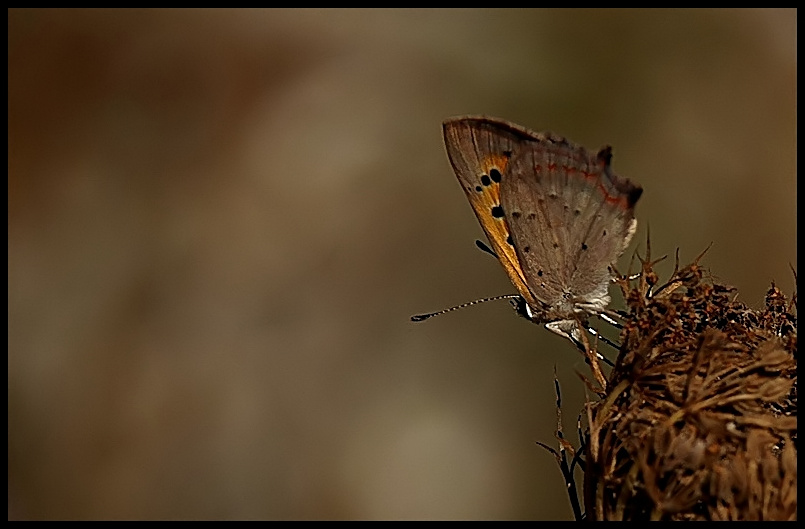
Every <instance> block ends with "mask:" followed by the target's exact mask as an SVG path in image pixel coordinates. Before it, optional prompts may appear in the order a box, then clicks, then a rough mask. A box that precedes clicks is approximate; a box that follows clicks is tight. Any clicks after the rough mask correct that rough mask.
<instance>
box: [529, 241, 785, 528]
mask: <svg viewBox="0 0 805 529" xmlns="http://www.w3.org/2000/svg"><path fill="white" fill-rule="evenodd" d="M700 259H701V256H699V258H697V259H696V260H695V261H694V262H693V263H692V264H690V265H688V266H686V267H684V268H681V269H680V268H679V264H678V259H677V266H676V267H675V270H674V273H673V275H672V277H671V279H670V280H669V281H668V282H667V283H665V284H664V285H662V286H659V287H658V286H657V283H658V278H657V274H656V273H655V272H654V270H653V266H654V264H655V263H653V262H651V261H650V258H649V257H648V256H647V259H646V260H645V261H643V262H642V272H641V275H640V277H639V279H637V280H629V279H627V278H626V277H624V278H622V279H620V280H619V284H620V286H621V290H622V292H623V295H624V298H625V299H626V303H627V307H628V310H627V311H626V313H625V314H624V327H623V329H622V331H621V344H622V345H621V348H620V353H619V355H618V358H617V360H616V362H615V366H614V368H613V369H612V371H611V372H610V373H609V375H608V376H604V375H603V371H602V369H601V366H600V365H599V364H598V358H597V356H596V355H595V354H594V351H593V349H592V348H591V347H588V348H587V349H588V351H587V359H588V363H589V364H590V366H591V374H592V375H593V376H592V380H593V381H590V380H587V385H588V387H589V388H590V389H592V390H593V391H594V392H595V393H596V395H597V396H598V397H599V399H598V400H597V401H596V402H591V403H588V405H587V409H586V413H585V415H586V421H587V426H586V429H582V427H581V426H579V432H580V437H581V439H582V446H580V447H579V448H578V449H575V448H573V446H572V445H571V443H570V442H568V441H567V440H566V439H565V438H564V436H563V434H562V431H561V425H560V427H559V429H558V431H557V437H558V438H559V442H560V444H559V450H554V449H551V448H548V449H549V450H550V451H551V452H552V453H553V454H554V455H555V456H556V458H557V460H558V461H559V463H560V467H561V468H562V472H563V475H564V476H565V480H566V482H567V485H568V489H569V491H570V492H571V495H573V494H574V493H575V483H574V479H573V468H574V467H575V466H576V465H579V466H581V467H582V468H583V469H584V491H583V505H584V511H585V512H584V513H583V514H582V512H581V507H580V505H579V503H580V502H579V500H578V498H573V497H571V503H572V505H573V508H574V512H575V514H576V517H577V518H586V519H589V520H795V519H796V516H797V465H796V452H797V374H796V367H797V360H796V351H797V330H796V294H794V296H793V299H792V300H791V301H790V302H789V301H788V300H787V299H786V297H785V296H784V295H783V293H782V292H781V291H780V290H779V289H778V288H777V287H776V286H774V284H772V286H771V288H770V289H769V291H768V294H767V296H766V307H765V309H764V310H760V311H755V310H752V309H749V308H747V307H746V306H745V305H743V304H742V303H739V302H737V301H736V300H735V297H736V296H735V294H734V290H733V289H732V288H730V287H726V286H724V285H721V284H718V283H716V282H714V281H712V279H710V278H705V277H704V276H705V270H704V269H703V268H702V267H701V266H700V265H699V260H700ZM557 395H558V389H557ZM558 405H559V403H557V406H558ZM560 420H561V418H560ZM540 444H542V443H540ZM543 446H545V445H543ZM546 448H547V447H546Z"/></svg>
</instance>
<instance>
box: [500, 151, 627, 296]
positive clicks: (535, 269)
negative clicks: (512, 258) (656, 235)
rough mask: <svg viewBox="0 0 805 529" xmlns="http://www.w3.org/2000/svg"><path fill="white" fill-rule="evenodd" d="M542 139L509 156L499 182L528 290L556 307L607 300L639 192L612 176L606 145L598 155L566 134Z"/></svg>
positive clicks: (609, 155) (621, 179)
mask: <svg viewBox="0 0 805 529" xmlns="http://www.w3.org/2000/svg"><path fill="white" fill-rule="evenodd" d="M543 138H544V139H541V140H539V141H535V142H532V143H531V145H530V148H529V149H527V150H526V149H524V150H523V151H521V152H520V153H518V155H517V157H516V158H513V159H512V161H511V163H510V165H509V170H508V171H507V174H506V175H504V179H503V183H502V184H501V203H502V206H503V209H504V212H505V214H506V219H507V221H508V222H509V225H510V230H511V233H512V238H513V240H514V244H515V248H516V251H517V256H518V258H519V260H520V263H521V266H522V268H523V271H524V275H525V277H526V280H527V283H528V287H529V289H531V291H532V292H533V294H534V295H535V296H536V297H538V298H539V299H540V300H542V301H545V302H546V303H548V304H550V305H552V306H554V307H556V306H558V305H559V304H560V303H562V302H563V301H572V302H574V303H575V302H580V303H585V302H589V301H590V300H591V299H592V300H600V299H603V297H605V296H606V291H607V286H608V283H609V271H608V269H607V267H608V265H610V264H611V263H613V262H615V261H616V260H617V258H618V257H619V256H620V255H621V253H623V250H624V249H625V247H626V245H627V244H628V242H629V239H631V236H632V234H633V233H634V229H635V220H634V204H635V202H636V201H637V199H638V198H639V196H640V192H641V191H642V189H640V188H639V187H638V186H635V185H634V184H632V183H631V182H630V181H629V180H626V179H623V178H620V177H618V176H616V175H615V174H614V173H612V171H611V170H610V168H609V161H610V158H611V154H610V151H609V150H605V151H602V152H601V153H599V155H593V154H591V153H589V151H587V150H586V149H584V148H583V147H580V146H576V145H573V144H572V143H570V142H568V141H566V140H563V139H562V138H558V137H553V136H543ZM605 303H606V301H604V304H605Z"/></svg>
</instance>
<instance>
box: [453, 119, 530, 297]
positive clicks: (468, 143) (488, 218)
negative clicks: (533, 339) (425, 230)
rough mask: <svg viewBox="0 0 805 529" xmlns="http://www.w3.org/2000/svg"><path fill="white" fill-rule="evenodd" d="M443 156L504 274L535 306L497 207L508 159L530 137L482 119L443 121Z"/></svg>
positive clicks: (512, 127) (509, 127)
mask: <svg viewBox="0 0 805 529" xmlns="http://www.w3.org/2000/svg"><path fill="white" fill-rule="evenodd" d="M443 129H444V141H445V146H446V148H447V156H448V158H449V159H450V163H451V165H452V166H453V171H454V172H455V173H456V176H457V177H458V180H459V183H460V184H461V187H462V188H463V189H464V192H465V193H466V194H467V198H468V199H469V202H470V205H471V206H472V209H473V211H475V215H476V216H477V217H478V221H479V222H480V224H481V226H482V227H483V229H484V232H485V233H486V236H487V238H488V239H489V243H490V245H491V246H492V249H493V250H494V251H495V253H496V254H497V256H498V259H499V260H500V262H501V264H502V265H503V268H504V269H505V270H506V274H507V275H508V276H509V279H510V280H511V282H512V283H513V284H514V286H515V287H516V288H517V290H518V291H519V293H520V295H522V296H523V297H525V298H526V300H527V301H528V302H529V303H530V304H532V305H536V304H537V303H538V301H537V300H536V299H534V298H533V296H532V295H531V293H530V290H529V288H528V286H527V284H526V279H525V277H524V276H523V273H522V268H521V266H520V264H519V263H518V258H517V254H516V252H515V250H514V246H513V245H512V241H511V238H510V231H509V226H508V223H507V221H506V218H505V216H504V215H503V209H502V208H501V204H500V182H501V179H502V177H503V175H504V174H506V173H507V171H508V165H509V162H510V160H511V159H512V157H513V156H515V155H516V153H517V152H518V151H519V150H520V149H521V148H522V147H523V145H524V144H527V143H528V142H529V141H530V140H531V138H530V136H529V135H528V134H527V133H526V132H525V131H523V130H521V129H520V128H518V127H514V126H508V125H507V124H504V123H501V122H499V121H496V120H490V119H485V118H455V119H450V120H447V121H445V122H444V125H443Z"/></svg>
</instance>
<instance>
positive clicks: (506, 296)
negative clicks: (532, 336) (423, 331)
mask: <svg viewBox="0 0 805 529" xmlns="http://www.w3.org/2000/svg"><path fill="white" fill-rule="evenodd" d="M519 297H520V296H519V294H504V295H502V296H495V297H492V298H484V299H476V300H475V301H469V302H467V303H462V304H461V305H456V306H455V307H450V308H449V309H444V310H440V311H438V312H431V313H428V314H416V315H414V316H411V321H425V320H427V319H428V318H432V317H434V316H439V315H440V314H445V313H447V312H453V311H454V310H458V309H463V308H465V307H471V306H473V305H477V304H479V303H486V302H487V301H498V300H501V299H515V298H519Z"/></svg>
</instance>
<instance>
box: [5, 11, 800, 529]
mask: <svg viewBox="0 0 805 529" xmlns="http://www.w3.org/2000/svg"><path fill="white" fill-rule="evenodd" d="M8 15H9V20H8V29H9V35H8V91H9V97H8V115H9V118H8V137H9V141H8V270H9V272H8V290H9V292H8V313H9V316H8V334H9V337H8V516H9V518H13V519H17V518H23V519H30V518H33V519H40V518H91V519H97V518H169V519H173V518H191V519H198V518H225V519H241V518H249V519H251V518H269V519H378V518H379V519H387V518H391V519H398V518H414V519H421V518H437V519H439V518H460V519H463V518H482V519H483V518H503V519H522V518H531V519H547V518H556V519H568V518H570V517H571V511H570V507H569V504H568V501H567V498H566V494H565V491H564V487H563V484H562V480H561V477H560V474H559V471H558V469H557V468H556V465H555V463H554V461H553V459H552V458H551V456H550V455H549V454H547V453H546V452H545V451H543V450H542V449H540V448H538V447H537V446H536V445H535V443H534V441H536V440H540V441H544V442H549V443H551V442H553V430H554V428H555V413H554V407H553V406H554V397H553V382H552V377H553V369H554V366H556V367H557V369H558V372H559V376H560V379H561V381H562V384H563V388H564V391H565V403H564V406H565V426H566V428H567V430H568V432H572V431H573V430H574V425H575V417H576V414H577V413H578V411H579V410H580V408H581V406H582V403H583V400H584V390H583V387H582V385H581V383H580V382H579V381H578V378H577V377H576V375H575V372H574V371H575V370H583V368H584V365H583V362H582V361H581V358H580V356H579V355H578V354H577V353H576V352H575V351H574V349H573V348H572V347H571V346H570V345H569V344H568V343H567V342H564V341H562V340H561V339H560V338H558V337H556V336H553V335H551V334H550V333H548V332H547V331H545V330H544V329H541V328H539V327H537V326H535V325H532V324H530V323H528V322H526V321H525V320H523V319H520V318H518V317H517V316H516V315H515V314H514V313H513V312H512V311H511V309H510V308H509V307H508V306H507V304H506V303H497V304H495V303H490V304H487V305H482V306H479V307H474V308H471V309H467V310H464V311H460V312H458V313H453V314H450V315H446V316H443V317H441V318H437V319H435V320H432V321H429V322H427V323H422V324H414V323H411V322H410V321H409V316H410V315H411V314H414V313H418V312H427V311H430V310H436V309H440V308H444V307H447V306H449V305H452V304H457V303H460V302H463V301H468V300H472V299H475V298H478V297H483V296H491V295H496V294H503V293H510V292H512V291H513V288H512V287H511V285H510V284H509V283H508V281H507V279H506V277H505V274H504V273H503V271H502V269H501V268H500V266H499V265H498V263H497V262H496V261H495V260H494V259H492V258H490V257H489V256H487V255H484V254H483V253H482V252H480V251H478V250H477V249H476V248H475V246H474V244H473V241H474V239H475V238H479V237H482V232H481V229H480V227H479V226H478V225H477V222H476V220H475V217H474V215H473V213H472V211H471V209H470V207H469V205H468V204H467V202H466V199H465V197H464V195H463V193H462V192H461V189H460V188H459V186H458V184H457V182H456V180H455V177H454V175H453V173H452V171H451V169H450V167H449V164H448V162H447V160H446V156H445V154H444V148H443V145H442V139H441V126H440V124H441V121H442V120H443V119H444V118H446V117H448V116H452V115H456V114H467V113H483V114H487V115H492V116H498V117H502V118H506V119H509V120H512V121H515V122H517V123H520V124H522V125H525V126H527V127H529V128H532V129H536V130H543V129H550V130H553V131H555V132H557V133H559V134H562V135H565V136H567V137H569V138H571V139H572V140H574V141H576V142H579V143H582V144H584V145H586V146H588V147H590V148H597V147H599V146H600V145H602V144H605V143H609V144H612V145H613V146H614V153H615V157H614V167H615V170H616V171H617V172H618V173H619V174H621V175H623V176H626V177H629V178H632V179H634V180H635V181H637V182H639V183H640V184H642V185H643V187H644V189H645V192H644V194H643V198H642V199H641V201H640V203H639V204H638V207H637V217H638V219H639V221H640V227H639V229H638V235H637V236H636V237H635V242H634V243H633V244H632V248H631V249H630V250H629V251H628V252H627V254H626V255H624V259H623V260H622V264H623V268H624V269H625V268H626V266H627V265H628V262H629V257H630V256H631V254H632V252H633V250H634V249H635V248H638V249H640V251H641V253H642V251H643V249H644V247H645V235H646V226H647V225H650V227H651V236H652V246H653V250H654V252H655V255H656V254H661V253H668V254H670V255H671V257H673V252H674V251H675V249H676V248H677V247H679V248H680V255H681V259H682V261H683V262H688V261H690V260H691V259H692V258H694V257H695V256H696V255H697V254H699V253H700V252H701V251H702V250H703V249H704V248H705V247H706V246H707V245H708V244H710V243H711V242H713V246H712V248H711V249H710V251H709V253H708V254H707V255H706V257H705V258H704V261H703V263H704V264H705V265H707V266H708V267H710V269H711V270H712V272H713V273H714V274H715V275H716V276H717V277H718V278H719V279H720V280H721V281H724V282H726V283H729V284H732V285H734V286H736V287H738V288H739V290H740V299H742V300H743V301H744V302H746V303H747V304H749V305H750V306H754V307H759V306H760V305H761V304H762V300H763V295H764V293H765V291H766V289H767V288H768V286H769V284H770V281H772V280H775V281H776V282H777V284H778V285H779V286H780V287H781V288H783V289H784V290H785V291H786V292H789V293H790V292H791V291H792V290H793V287H794V280H793V275H792V272H791V270H790V268H789V264H790V265H793V266H794V267H796V263H797V262H796V230H795V222H796V199H795V193H796V121H795V117H796V11H794V10H727V11H711V10H697V11H684V10H682V11H678V10H674V11H664V10H659V11H629V10H627V11H622V10H617V11H588V10H581V11H579V10H549V11H544V10H527V11H521V10H517V11H515V10H512V11H498V10H485V11H471V10H461V11H440V10H435V11H431V10H427V11H420V10H403V11H395V10H358V11H352V10H344V11H341V10H338V11H318V10H301V11H295V10H281V11H274V10H267V11H262V10H261V11H232V10H224V11H152V10H134V11H105V10H104V11H61V10H53V11H47V10H45V11H42V10H10V11H9V13H8ZM672 264H673V259H670V260H669V262H667V263H666V265H667V266H665V268H663V267H662V266H661V267H660V270H665V271H666V273H667V272H670V270H671V268H672ZM615 298H617V296H615ZM571 438H572V439H574V440H575V436H571Z"/></svg>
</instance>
